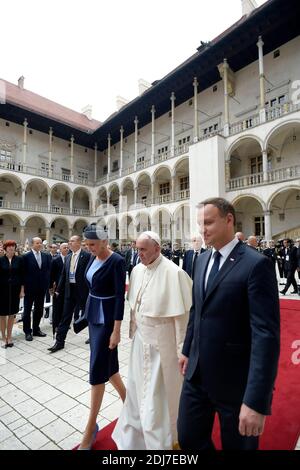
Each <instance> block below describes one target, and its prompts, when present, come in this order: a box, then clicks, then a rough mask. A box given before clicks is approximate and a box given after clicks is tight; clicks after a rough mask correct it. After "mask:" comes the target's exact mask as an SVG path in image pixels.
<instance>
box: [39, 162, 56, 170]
mask: <svg viewBox="0 0 300 470" xmlns="http://www.w3.org/2000/svg"><path fill="white" fill-rule="evenodd" d="M53 169H54V165H53V164H51V171H53ZM41 170H42V171H45V172H47V173H48V172H49V163H47V162H41Z"/></svg>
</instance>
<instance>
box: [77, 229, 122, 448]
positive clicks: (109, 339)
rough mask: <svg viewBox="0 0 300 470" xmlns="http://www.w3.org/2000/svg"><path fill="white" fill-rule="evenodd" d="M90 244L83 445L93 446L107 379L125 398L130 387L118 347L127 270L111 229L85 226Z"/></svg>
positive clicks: (87, 241) (86, 239) (87, 274)
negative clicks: (122, 373)
mask: <svg viewBox="0 0 300 470" xmlns="http://www.w3.org/2000/svg"><path fill="white" fill-rule="evenodd" d="M83 235H84V238H85V242H86V245H87V247H88V249H89V251H90V252H91V254H92V255H94V256H93V257H91V260H90V262H89V264H88V266H87V268H86V280H87V282H88V285H89V296H88V299H87V303H86V308H85V314H84V315H85V318H86V319H87V320H88V323H89V337H90V349H91V356H90V384H91V386H92V388H91V407H90V414H89V419H88V423H87V426H86V428H85V432H84V435H83V439H82V442H81V444H80V447H79V449H80V450H82V449H90V448H91V447H92V444H93V441H94V440H95V437H96V435H97V431H98V425H97V423H96V421H97V416H98V413H99V410H100V407H101V403H102V398H103V394H104V389H105V382H108V381H109V382H110V383H111V384H112V385H113V387H114V388H115V389H116V390H117V392H118V394H119V395H120V397H121V399H122V400H123V402H124V400H125V394H126V389H125V386H124V384H123V382H122V379H121V376H120V374H119V362H118V349H117V345H118V344H119V342H120V328H121V322H122V320H123V314H124V297H125V282H126V271H125V261H124V258H122V256H120V255H118V254H117V253H113V252H112V251H111V250H110V248H109V247H108V239H107V238H108V237H107V232H106V231H105V230H103V229H99V228H97V227H96V226H95V225H89V226H87V227H86V228H85V230H84V233H83Z"/></svg>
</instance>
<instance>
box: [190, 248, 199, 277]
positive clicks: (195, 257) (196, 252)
mask: <svg viewBox="0 0 300 470" xmlns="http://www.w3.org/2000/svg"><path fill="white" fill-rule="evenodd" d="M198 255H199V252H198V251H195V252H194V257H193V264H192V276H191V277H192V279H193V280H194V274H195V267H196V261H197V257H198Z"/></svg>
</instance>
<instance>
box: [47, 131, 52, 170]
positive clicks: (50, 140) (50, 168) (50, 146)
mask: <svg viewBox="0 0 300 470" xmlns="http://www.w3.org/2000/svg"><path fill="white" fill-rule="evenodd" d="M52 147H53V130H52V127H50V129H49V159H48V167H49V172H48V175H49V177H50V178H52V173H53V172H52Z"/></svg>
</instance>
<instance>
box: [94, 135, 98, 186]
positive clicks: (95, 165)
mask: <svg viewBox="0 0 300 470" xmlns="http://www.w3.org/2000/svg"><path fill="white" fill-rule="evenodd" d="M94 149H95V151H94V182H95V184H96V183H97V150H98V145H97V143H96V144H95V145H94Z"/></svg>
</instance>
